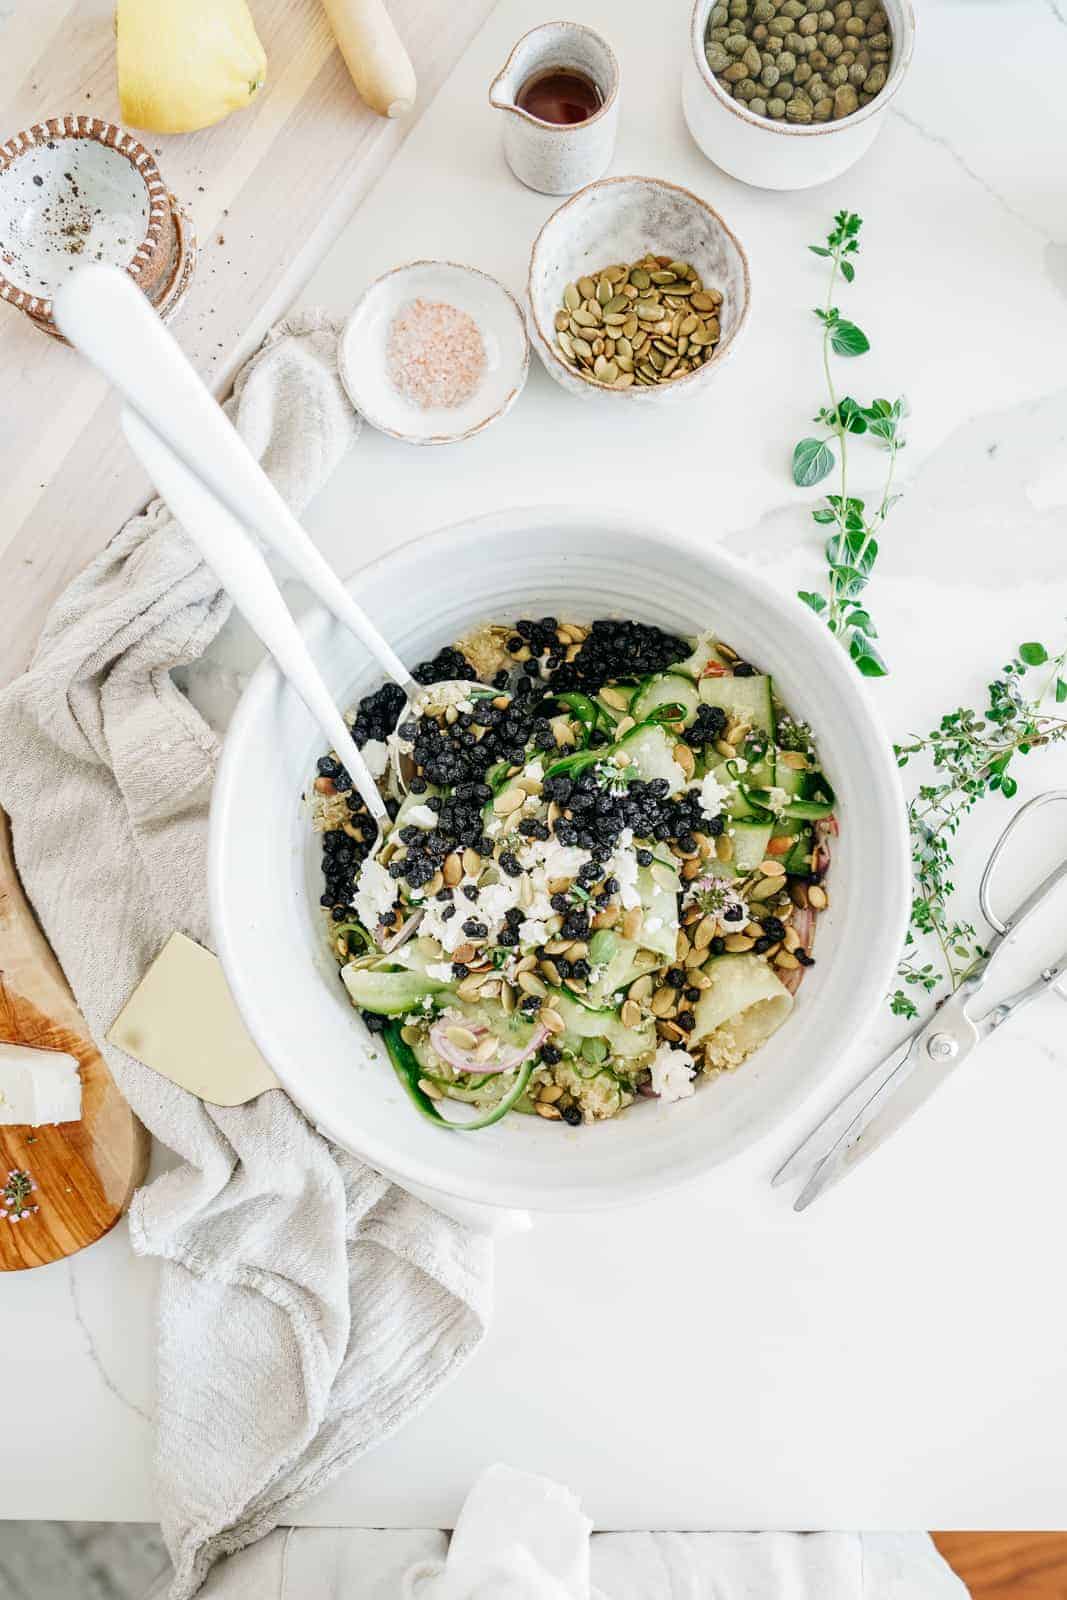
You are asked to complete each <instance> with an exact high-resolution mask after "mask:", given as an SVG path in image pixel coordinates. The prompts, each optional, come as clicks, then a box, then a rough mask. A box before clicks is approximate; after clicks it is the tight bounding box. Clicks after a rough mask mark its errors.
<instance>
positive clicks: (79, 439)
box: [0, 0, 497, 685]
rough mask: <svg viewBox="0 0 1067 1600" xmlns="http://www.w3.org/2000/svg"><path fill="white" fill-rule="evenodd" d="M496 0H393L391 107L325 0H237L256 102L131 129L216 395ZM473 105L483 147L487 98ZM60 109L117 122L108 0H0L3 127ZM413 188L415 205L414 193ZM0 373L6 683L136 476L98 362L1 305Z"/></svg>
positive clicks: (139, 498) (5, 131)
mask: <svg viewBox="0 0 1067 1600" xmlns="http://www.w3.org/2000/svg"><path fill="white" fill-rule="evenodd" d="M494 3H495V0H388V9H389V12H390V14H391V16H392V18H393V21H394V22H395V23H396V26H397V30H398V31H399V33H400V36H401V38H402V39H403V41H404V43H405V45H406V46H407V48H408V51H409V53H410V55H411V59H412V61H413V62H414V65H415V71H416V74H417V77H418V98H417V101H416V105H415V110H414V111H413V112H412V114H411V115H410V116H407V117H403V118H398V119H396V120H395V121H388V120H387V119H385V118H382V117H379V116H376V115H375V114H374V113H373V112H372V111H370V110H368V109H367V107H366V106H365V105H364V104H363V102H362V101H361V100H360V98H359V95H358V94H357V93H356V90H355V87H354V85H353V83H352V80H351V79H350V77H349V75H348V71H347V68H346V67H345V64H344V61H343V60H342V59H341V55H340V52H339V51H338V49H337V46H336V44H335V42H334V38H333V35H332V33H331V32H330V27H329V24H328V22H327V20H326V14H325V12H324V11H323V8H322V3H321V0H251V10H252V13H253V15H254V18H255V23H256V30H257V32H258V34H259V37H260V39H261V40H262V42H263V46H264V49H265V50H266V52H267V81H266V84H265V86H264V88H263V89H262V90H260V92H259V93H258V94H257V95H256V96H255V98H254V99H253V101H252V103H251V104H250V105H249V106H247V107H246V108H245V109H244V110H242V111H237V112H234V114H233V115H232V116H229V117H227V118H225V120H224V121H222V122H220V123H217V124H216V125H215V126H214V127H212V128H204V129H202V130H201V131H200V132H198V133H188V134H151V133H139V134H138V137H139V138H141V140H142V142H143V143H144V144H146V145H147V146H148V147H149V149H150V150H151V151H152V153H153V155H154V156H155V158H156V161H157V163H158V165H159V170H160V172H161V173H162V175H163V180H164V182H165V183H166V184H167V186H168V188H169V189H170V190H171V192H172V193H173V194H174V195H175V196H176V197H177V199H178V200H179V202H180V203H181V204H182V205H183V206H184V207H185V209H186V210H187V212H188V213H189V215H190V217H191V220H192V223H193V225H194V227H195V229H196V233H197V236H198V238H199V257H198V261H197V266H196V271H195V274H194V276H193V280H192V283H191V285H190V288H189V292H188V294H187V296H186V298H185V300H184V302H183V304H182V307H181V310H180V313H179V314H178V316H177V318H176V319H175V321H174V322H173V323H172V325H171V326H172V330H173V332H174V334H175V336H176V338H177V340H178V342H179V344H180V345H181V346H182V348H183V349H184V350H185V353H186V354H187V355H188V356H189V358H190V360H191V361H192V363H193V365H194V366H195V367H196V369H197V371H198V372H199V373H200V375H201V377H203V379H204V380H205V382H206V383H208V384H209V385H210V387H211V388H212V389H213V391H214V392H215V393H216V394H218V395H224V394H225V393H226V392H227V390H228V389H229V386H230V383H231V381H232V379H233V375H234V373H235V371H236V370H237V368H238V367H239V366H240V365H241V363H242V362H243V361H244V360H245V358H246V357H247V356H248V355H250V354H251V352H252V351H253V350H254V349H255V348H256V346H257V345H258V343H259V342H260V340H261V339H262V337H263V334H264V332H265V331H266V329H267V328H268V327H269V325H270V324H271V323H272V322H273V321H274V320H275V319H276V318H278V317H280V316H281V315H282V314H283V313H284V311H285V309H286V307H287V306H288V305H290V304H291V303H292V301H293V299H294V298H295V296H296V294H297V293H298V291H299V290H300V288H301V286H302V285H303V284H304V282H305V281H306V280H307V278H308V277H309V276H310V275H311V273H312V272H313V271H314V269H315V267H316V266H317V265H318V263H319V261H320V260H321V259H322V257H323V256H324V255H325V254H326V251H327V250H328V249H329V247H330V245H331V244H332V243H333V242H334V240H335V239H336V238H337V236H338V234H339V233H340V232H341V230H342V228H343V227H344V225H345V223H346V222H347V221H348V219H349V217H350V216H351V214H352V212H353V211H354V210H355V208H356V206H357V205H358V204H359V202H360V201H361V200H362V199H363V197H364V196H365V195H366V194H367V193H368V192H369V190H370V188H371V187H372V185H373V184H374V183H375V181H376V180H377V178H379V177H380V176H381V174H382V172H384V170H385V168H386V166H387V165H388V163H389V160H390V158H391V157H392V155H393V154H394V153H395V152H396V151H397V150H398V149H399V147H400V145H401V143H402V142H403V140H404V138H405V136H406V134H407V133H408V131H409V129H410V128H411V127H412V126H413V124H414V122H415V121H416V120H417V118H418V117H419V116H420V115H421V113H422V112H423V111H424V110H425V109H426V107H427V105H428V104H429V103H430V101H431V99H432V98H433V96H434V94H435V93H436V92H437V90H438V88H439V87H440V85H441V83H442V82H443V81H444V79H445V78H446V77H447V76H448V74H449V72H450V71H451V70H452V68H453V66H454V65H455V63H456V62H457V61H458V59H459V57H460V56H461V55H462V53H463V51H464V50H465V48H466V47H467V45H468V44H469V43H470V41H471V39H472V38H473V37H474V35H475V33H476V32H477V31H478V29H479V28H480V27H481V25H482V23H483V22H484V21H485V19H486V17H487V16H488V15H489V13H490V12H491V11H492V9H493V5H494ZM483 101H484V96H483ZM481 111H482V115H483V119H484V120H483V124H482V125H483V127H484V129H485V135H486V139H487V149H489V150H492V151H494V152H495V148H496V139H497V131H496V125H495V123H494V121H493V115H494V114H493V112H492V111H491V110H490V109H489V105H488V102H484V103H483V105H482V107H481ZM72 112H77V113H81V114H83V115H85V116H94V117H102V118H103V119H104V120H105V121H111V122H118V123H121V121H122V118H121V116H120V114H119V103H118V92H117V85H116V76H115V0H0V139H5V138H9V137H10V136H11V135H12V134H14V133H17V132H18V131H19V130H20V129H22V128H28V127H31V126H32V125H33V124H34V123H35V122H40V121H42V119H43V118H45V117H51V116H62V115H65V114H68V113H72ZM134 131H135V132H137V130H134ZM442 159H447V156H443V157H442ZM425 181H426V182H427V183H428V184H429V183H433V181H434V173H433V172H432V171H430V172H428V173H427V174H426V180H425ZM411 200H412V204H413V205H414V206H418V204H419V195H418V193H417V192H415V193H413V194H412V196H411ZM0 372H2V373H3V374H4V379H5V381H4V383H3V384H2V385H0V484H2V485H3V491H4V516H3V519H2V521H0V595H2V596H3V615H4V627H3V631H2V634H0V685H2V684H4V683H7V682H8V681H9V680H10V679H11V678H13V677H14V676H15V674H16V673H18V672H20V671H21V670H22V668H23V667H24V666H25V663H26V661H27V659H28V657H29V655H30V652H31V650H32V648H33V644H34V641H35V640H36V638H37V636H38V634H39V633H40V631H41V623H42V621H43V618H44V614H45V612H46V610H47V608H48V606H49V604H50V603H51V601H52V600H53V599H54V597H55V595H56V594H57V593H58V592H59V590H60V589H61V588H62V587H63V586H64V584H66V583H67V582H69V580H70V579H71V578H72V577H73V576H74V574H75V573H76V572H78V571H80V569H81V568H82V567H83V566H85V564H86V562H87V561H88V560H89V559H90V558H91V557H92V556H93V555H95V554H96V552H97V551H98V550H101V549H102V548H103V547H104V545H105V544H106V543H107V541H108V540H109V539H110V538H111V537H112V535H113V534H114V533H115V532H116V531H117V530H118V529H119V528H120V527H121V525H122V523H123V522H124V521H125V520H126V518H127V517H129V516H132V515H133V513H134V512H136V511H139V510H140V509H141V507H142V506H143V505H144V504H145V502H146V501H147V500H148V499H149V498H150V495H151V487H150V485H149V482H148V479H147V477H146V476H145V473H144V472H143V470H142V469H141V468H140V466H139V465H138V463H137V462H136V461H135V460H134V459H133V457H132V456H131V454H130V452H129V449H128V448H127V446H126V444H125V442H124V440H123V438H122V436H121V434H120V432H119V429H118V403H117V401H116V400H115V398H114V397H113V396H112V395H110V394H109V392H108V389H107V385H106V383H105V382H104V380H103V379H102V378H100V377H99V376H98V375H97V374H96V373H95V372H93V371H92V369H91V368H90V367H89V366H88V365H87V364H86V363H85V362H84V361H83V360H82V359H81V358H80V356H78V355H77V354H76V353H75V352H74V351H73V350H69V349H67V348H66V346H64V345H62V344H60V343H59V341H58V340H55V339H50V338H49V337H48V336H47V335H46V334H43V333H41V332H39V330H38V329H36V328H35V327H33V326H32V324H31V323H30V320H29V319H28V318H27V317H25V316H24V315H23V314H22V313H21V312H19V311H16V310H15V309H14V308H13V307H10V306H6V305H0Z"/></svg>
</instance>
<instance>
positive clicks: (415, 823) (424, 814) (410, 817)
mask: <svg viewBox="0 0 1067 1600" xmlns="http://www.w3.org/2000/svg"><path fill="white" fill-rule="evenodd" d="M409 823H410V824H411V826H412V827H413V828H436V826H437V812H436V811H431V810H430V808H429V806H412V807H411V810H410V811H405V813H404V825H405V827H406V826H407V825H408V824H409Z"/></svg>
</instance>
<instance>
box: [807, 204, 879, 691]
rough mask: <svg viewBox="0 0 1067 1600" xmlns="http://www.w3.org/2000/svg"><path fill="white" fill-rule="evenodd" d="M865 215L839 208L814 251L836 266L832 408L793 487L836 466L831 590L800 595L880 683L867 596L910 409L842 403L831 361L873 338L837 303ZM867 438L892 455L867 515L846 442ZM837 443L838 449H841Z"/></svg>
mask: <svg viewBox="0 0 1067 1600" xmlns="http://www.w3.org/2000/svg"><path fill="white" fill-rule="evenodd" d="M862 226H863V221H862V218H860V217H858V216H857V215H856V213H855V212H854V211H839V212H838V213H837V215H836V216H835V217H834V226H833V228H832V229H831V230H830V232H829V233H828V234H827V236H826V243H825V244H824V245H821V244H812V245H809V246H808V249H809V250H810V251H811V252H812V253H813V254H814V255H817V256H821V257H823V258H825V259H826V260H828V261H829V263H830V276H829V282H828V284H827V289H826V302H825V304H824V305H822V306H816V307H815V308H814V311H815V316H816V317H817V318H818V320H819V322H820V323H821V324H822V363H823V374H824V376H825V379H826V389H827V394H828V396H829V401H830V403H829V405H828V406H820V408H819V410H818V412H817V413H816V415H815V419H814V420H815V421H816V422H818V423H821V424H822V426H823V427H824V428H827V429H829V432H828V433H826V434H825V435H823V436H822V437H821V438H805V439H801V440H799V441H798V442H797V444H796V445H794V447H793V482H794V483H795V484H796V485H797V486H798V488H801V489H810V488H812V487H813V486H814V485H815V484H817V483H821V482H822V481H823V479H824V478H827V477H829V475H830V473H831V472H833V471H834V468H835V467H837V468H838V471H839V478H838V487H839V492H838V493H837V494H828V495H827V496H826V498H825V500H824V502H823V503H822V504H820V505H817V506H816V507H815V508H814V510H813V511H812V516H813V518H814V519H815V521H816V522H817V523H818V524H819V525H820V526H821V527H830V528H832V529H833V532H832V533H831V534H830V535H829V537H828V538H827V541H826V546H825V553H826V564H827V582H826V589H825V592H820V593H815V592H813V591H811V590H806V589H800V590H798V598H799V599H801V600H803V602H804V604H805V605H806V606H810V607H811V609H812V611H814V612H815V613H816V615H817V616H820V617H822V618H823V619H824V620H825V622H826V625H827V627H828V628H829V630H830V632H831V633H832V634H834V635H835V636H836V637H837V638H839V639H840V640H841V643H842V644H843V645H844V646H845V648H846V649H847V650H848V653H849V655H850V656H851V657H852V660H853V661H854V662H855V663H856V666H857V667H858V668H859V670H860V672H862V673H863V675H864V677H867V678H881V677H884V676H885V674H886V672H888V670H889V669H888V667H887V666H886V664H885V662H884V660H883V659H882V656H881V654H880V652H879V650H878V647H877V646H876V645H875V644H874V642H873V641H874V640H875V639H876V638H877V637H878V630H877V628H876V627H875V625H874V623H873V622H872V620H871V615H870V612H869V611H868V610H867V607H866V605H865V603H864V602H863V599H862V595H863V591H864V589H865V588H866V587H867V584H868V582H869V580H870V576H871V573H872V571H873V569H874V564H875V562H876V561H877V559H878V535H879V533H880V532H881V530H882V526H883V524H884V522H885V519H886V517H887V516H888V514H889V512H890V510H891V508H892V506H893V505H894V504H895V502H896V499H897V498H898V497H897V496H895V495H894V494H893V492H892V490H893V470H894V467H895V465H896V458H897V452H898V451H899V450H902V449H903V448H904V438H903V435H902V434H901V423H902V421H903V419H904V416H905V415H906V412H907V406H906V404H905V402H904V400H903V398H900V399H897V400H872V401H871V403H870V404H869V405H861V404H860V402H859V401H858V400H854V399H853V398H852V396H851V395H843V396H841V397H840V398H839V397H838V393H837V386H836V384H835V382H834V370H833V366H832V363H831V356H842V357H845V358H851V357H854V356H861V355H865V354H866V352H867V351H868V350H869V349H870V341H869V340H868V338H867V335H866V334H865V333H864V332H863V329H862V328H859V327H857V326H856V324H855V323H854V322H849V321H848V320H847V319H846V318H845V317H842V315H841V313H840V311H839V310H838V308H837V306H835V305H834V303H833V302H834V293H835V290H836V288H837V283H838V278H839V276H840V277H841V278H843V279H844V281H845V282H846V283H852V282H853V281H854V279H855V276H856V265H855V260H854V257H855V256H856V254H857V253H858V251H859V247H860V242H859V235H860V229H861V227H862ZM864 433H865V434H867V435H868V436H869V437H870V438H872V439H874V440H875V441H877V443H878V444H880V445H881V446H882V448H883V449H885V450H886V451H887V452H888V455H889V462H888V469H887V471H886V475H885V482H884V486H883V489H882V493H881V496H880V498H879V500H878V502H877V504H876V505H875V507H874V509H873V510H871V511H868V509H867V506H866V503H865V501H863V500H860V499H858V498H857V497H856V496H855V495H850V494H849V492H848V469H849V460H848V441H849V436H850V435H856V436H858V435H860V434H864ZM835 443H836V450H835Z"/></svg>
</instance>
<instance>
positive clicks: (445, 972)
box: [426, 961, 452, 983]
mask: <svg viewBox="0 0 1067 1600" xmlns="http://www.w3.org/2000/svg"><path fill="white" fill-rule="evenodd" d="M426 976H427V977H428V978H436V979H437V982H438V983H451V982H452V963H451V962H450V961H428V962H427V963H426Z"/></svg>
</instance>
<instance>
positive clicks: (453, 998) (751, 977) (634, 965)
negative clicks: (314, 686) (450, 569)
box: [308, 617, 836, 1132]
mask: <svg viewBox="0 0 1067 1600" xmlns="http://www.w3.org/2000/svg"><path fill="white" fill-rule="evenodd" d="M415 677H416V679H417V680H418V682H419V683H421V684H423V685H424V686H425V688H424V692H423V693H422V694H421V695H420V696H419V697H418V698H417V700H415V701H414V702H413V703H412V704H411V705H406V702H405V697H404V695H403V693H402V691H401V690H400V689H399V688H397V687H396V686H395V685H393V684H390V683H386V684H384V685H383V686H381V687H380V688H377V689H375V690H374V691H373V692H371V693H369V694H367V695H366V696H365V697H364V698H363V699H361V700H360V701H359V703H358V705H357V706H356V707H355V709H354V711H353V712H351V713H350V714H349V718H348V720H349V723H350V725H351V727H352V732H353V735H354V737H355V740H356V743H357V744H358V745H359V746H360V748H361V750H362V753H363V755H364V758H365V759H366V760H367V762H368V765H369V766H370V768H371V771H372V772H373V773H374V775H375V777H376V780H377V781H378V784H379V787H380V789H381V791H382V794H383V796H384V797H385V799H386V802H387V806H388V811H389V816H390V822H391V825H390V827H389V829H388V830H387V831H386V832H385V833H384V835H383V836H381V837H379V832H378V828H377V825H376V824H375V822H374V821H373V820H372V818H371V817H370V816H369V814H368V813H367V810H366V807H365V806H364V803H363V801H362V800H361V799H360V797H359V795H358V793H357V792H356V790H355V789H354V787H353V785H352V781H351V778H350V776H349V774H348V773H347V772H346V771H345V769H344V767H343V766H342V765H341V763H340V761H339V760H338V758H337V756H336V754H335V753H333V752H328V753H326V754H324V755H322V756H321V757H320V758H319V760H318V763H317V771H316V773H315V776H314V778H313V779H312V782H311V785H310V788H309V791H308V793H309V798H310V800H311V805H312V814H313V826H314V828H315V829H316V830H317V832H318V833H319V834H320V836H321V863H322V872H323V880H324V887H323V889H322V893H321V897H320V900H321V905H322V908H323V914H324V917H325V921H326V927H327V936H328V939H329V943H330V947H331V950H332V953H333V955H334V957H335V959H336V962H337V964H338V968H339V976H340V981H341V982H342V984H343V985H344V989H345V992H346V994H347V996H348V999H349V1000H350V1001H351V1004H352V1005H353V1006H354V1007H356V1008H357V1010H358V1011H359V1012H360V1014H361V1015H362V1018H363V1020H364V1022H365V1023H366V1025H367V1027H368V1028H369V1029H370V1031H371V1032H372V1034H374V1035H377V1036H380V1039H381V1041H382V1044H383V1045H384V1049H385V1053H386V1055H387V1056H388V1060H389V1062H390V1063H391V1065H392V1068H393V1070H394V1071H395V1073H396V1075H397V1077H398V1078H399V1080H400V1081H401V1083H402V1084H403V1086H404V1088H405V1089H406V1091H407V1093H408V1095H409V1096H410V1099H411V1101H412V1102H413V1104H414V1106H415V1107H416V1108H417V1109H418V1111H419V1112H420V1113H421V1114H422V1115H423V1116H424V1117H425V1118H427V1119H429V1120H430V1121H431V1122H433V1123H434V1124H436V1125H437V1126H438V1127H440V1128H441V1129H443V1130H448V1131H467V1132H472V1131H477V1130H479V1129H483V1128H486V1127H489V1126H491V1125H493V1124H495V1123H498V1122H500V1121H501V1120H502V1119H503V1118H504V1117H506V1116H508V1115H509V1114H523V1113H525V1114H533V1115H535V1116H537V1117H540V1118H541V1119H543V1120H545V1121H547V1122H554V1123H559V1124H562V1125H564V1126H566V1125H570V1126H572V1127H577V1126H580V1125H582V1124H586V1123H593V1122H598V1121H602V1120H605V1119H610V1118H614V1117H618V1116H620V1115H624V1114H632V1112H631V1108H635V1107H638V1106H639V1104H640V1102H642V1101H645V1100H650V1099H658V1100H659V1101H661V1102H674V1101H684V1100H687V1099H689V1098H690V1097H691V1096H692V1095H693V1094H694V1093H695V1092H696V1091H697V1089H698V1088H699V1087H701V1086H702V1085H704V1084H706V1083H707V1082H708V1081H709V1080H714V1079H716V1078H717V1077H719V1076H720V1075H721V1074H723V1073H732V1072H734V1071H736V1070H737V1069H739V1068H742V1067H743V1066H744V1064H745V1063H746V1061H748V1060H749V1058H750V1057H751V1056H752V1055H753V1054H754V1053H755V1052H756V1051H758V1050H759V1048H760V1046H761V1045H762V1044H763V1043H764V1042H765V1041H766V1040H767V1039H768V1038H769V1037H770V1036H771V1034H773V1033H774V1032H775V1031H776V1030H777V1029H778V1028H779V1027H781V1025H782V1024H783V1023H784V1022H785V1021H786V1019H787V1017H788V1016H789V1014H790V1011H791V1009H792V1007H793V1004H794V996H795V994H796V992H797V988H798V986H799V984H800V982H801V980H802V979H803V977H804V974H805V971H806V970H807V969H808V968H809V967H811V966H813V965H814V963H815V959H816V958H815V955H814V954H813V945H814V939H815V928H816V921H817V917H818V913H819V912H820V911H821V910H823V909H825V907H826V906H827V904H828V895H827V888H826V878H827V872H828V868H829V863H830V845H829V841H830V839H831V837H832V836H833V835H834V833H835V832H836V822H835V818H834V804H835V801H834V793H833V790H832V788H831V786H830V783H829V782H828V780H827V778H826V776H825V775H824V773H823V771H822V767H821V762H820V758H819V754H818V750H817V746H816V743H815V738H814V735H813V733H812V730H811V728H810V727H809V726H808V725H807V724H806V723H805V722H803V721H801V720H800V719H798V718H795V717H793V716H791V715H790V714H789V711H788V708H787V706H786V704H785V703H784V702H783V700H782V698H781V697H780V696H779V693H778V692H777V688H776V685H775V682H774V679H773V678H772V677H771V676H770V675H769V674H768V673H766V672H764V671H762V670H761V668H760V666H759V664H758V662H754V661H750V660H745V659H743V658H742V657H741V656H740V655H739V653H738V652H737V651H736V650H734V649H733V648H732V647H731V646H730V645H729V643H727V642H725V641H723V640H721V639H718V638H715V637H713V636H712V635H711V634H704V635H701V636H700V637H699V638H691V637H684V636H682V635H681V634H674V633H671V632H669V631H666V630H664V629H662V628H660V627H657V626H654V625H652V624H650V623H645V622H638V621H632V620H619V619H615V618H597V619H595V620H592V621H572V620H561V619H558V618H556V617H541V618H539V619H536V620H533V619H523V620H520V621H518V622H516V623H499V622H490V623H488V624H485V625H482V626H480V627H478V628H476V629H473V630H472V631H470V632H468V633H467V634H466V635H464V636H463V637H461V638H460V639H458V640H457V641H456V642H455V644H453V645H451V646H448V647H446V648H444V649H442V650H440V651H439V652H438V653H437V654H436V655H435V656H434V657H433V658H432V659H431V660H428V661H426V662H424V663H423V664H422V665H421V666H419V667H418V668H417V669H416V671H415ZM457 680H459V681H457ZM437 685H439V686H440V687H435V686H437ZM679 1114H682V1113H681V1111H680V1112H679Z"/></svg>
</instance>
